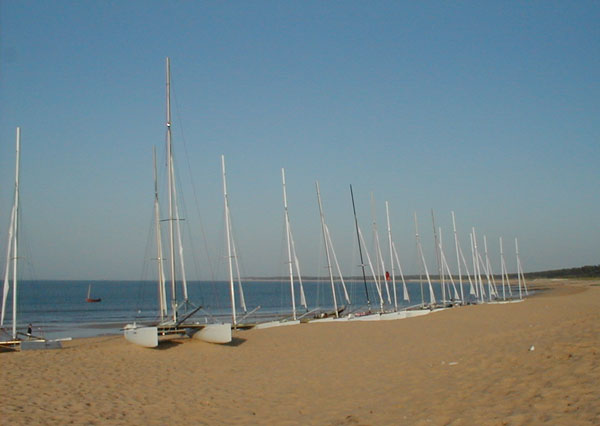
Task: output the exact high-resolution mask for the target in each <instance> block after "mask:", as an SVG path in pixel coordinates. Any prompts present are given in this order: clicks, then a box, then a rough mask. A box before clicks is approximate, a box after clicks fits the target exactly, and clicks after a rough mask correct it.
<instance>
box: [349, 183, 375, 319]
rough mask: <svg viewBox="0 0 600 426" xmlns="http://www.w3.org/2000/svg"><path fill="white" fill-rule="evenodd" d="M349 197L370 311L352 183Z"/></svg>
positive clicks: (368, 304) (368, 305) (369, 304)
mask: <svg viewBox="0 0 600 426" xmlns="http://www.w3.org/2000/svg"><path fill="white" fill-rule="evenodd" d="M350 197H351V198H352V212H353V213H354V226H355V228H356V239H357V240H358V254H359V256H360V268H361V270H362V275H363V283H364V287H365V296H366V298H367V307H368V310H369V312H371V299H369V290H368V289H367V275H366V274H365V262H364V260H363V254H362V244H361V243H360V234H359V231H358V219H357V218H356V206H355V205H354V192H353V191H352V185H350Z"/></svg>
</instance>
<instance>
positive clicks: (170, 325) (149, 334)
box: [123, 58, 231, 348]
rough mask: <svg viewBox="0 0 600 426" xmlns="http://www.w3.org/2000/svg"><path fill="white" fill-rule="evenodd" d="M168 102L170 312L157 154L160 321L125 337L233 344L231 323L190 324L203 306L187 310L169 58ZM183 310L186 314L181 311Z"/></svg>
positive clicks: (132, 327) (142, 341) (143, 341)
mask: <svg viewBox="0 0 600 426" xmlns="http://www.w3.org/2000/svg"><path fill="white" fill-rule="evenodd" d="M166 103H167V122H166V145H167V150H166V152H167V174H168V177H167V179H168V211H169V218H168V224H169V267H170V295H171V307H170V308H171V309H170V312H169V309H168V306H167V302H166V290H165V285H166V284H165V280H164V275H163V269H162V261H163V258H162V243H161V237H160V225H159V217H158V212H159V209H158V190H157V183H156V181H157V178H156V175H157V174H156V155H155V156H154V170H155V171H154V189H155V192H154V210H155V229H156V232H157V235H156V238H157V252H158V256H157V257H158V258H157V261H158V264H159V267H158V268H159V278H158V280H159V286H158V300H159V306H160V312H159V313H160V320H159V321H158V323H155V324H149V325H138V324H137V323H135V322H134V323H132V324H127V325H126V326H125V327H124V328H123V334H124V337H125V339H126V340H127V341H129V342H131V343H134V344H137V345H139V346H143V347H150V348H153V347H156V346H158V344H159V342H161V341H165V340H170V339H173V338H181V337H186V336H190V337H192V338H194V339H198V340H202V341H205V342H210V343H229V342H231V324H229V323H210V324H209V323H200V322H191V321H188V320H189V319H190V318H191V317H192V316H193V315H194V314H195V313H196V312H198V311H199V310H200V309H201V307H195V308H194V309H192V310H191V311H189V312H188V311H187V308H188V306H189V304H190V303H189V301H188V296H187V286H186V280H185V268H184V262H183V248H182V245H181V234H180V230H179V221H180V219H179V212H178V208H177V193H176V190H175V188H176V185H175V173H174V170H173V168H174V162H173V144H172V140H171V73H170V61H169V58H167V59H166ZM176 236H177V243H178V247H177V255H176V250H175V237H176ZM176 257H178V258H179V264H180V265H179V266H180V267H179V271H180V272H181V274H182V287H183V301H182V302H179V301H178V299H177V288H176V261H175V258H176ZM180 311H183V312H180Z"/></svg>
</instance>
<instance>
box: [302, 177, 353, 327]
mask: <svg viewBox="0 0 600 426" xmlns="http://www.w3.org/2000/svg"><path fill="white" fill-rule="evenodd" d="M315 186H316V189H317V202H318V204H319V215H320V217H321V231H322V233H323V243H324V245H325V257H326V259H327V270H328V272H329V283H330V284H331V294H332V297H333V308H334V310H333V312H331V313H329V312H327V313H326V312H323V313H321V314H320V315H319V316H318V317H317V318H316V319H313V320H312V321H311V322H321V321H332V320H347V317H341V316H340V314H341V313H342V312H343V311H344V310H345V309H346V307H345V306H338V302H337V296H336V291H335V278H334V276H333V268H332V266H331V260H332V258H333V261H334V263H335V266H336V268H337V273H338V276H339V281H340V284H341V287H342V290H343V292H344V299H345V300H346V303H347V304H348V305H350V296H349V295H348V291H347V289H346V283H345V282H344V278H343V277H342V272H341V270H340V265H339V263H338V260H337V257H336V255H335V250H334V248H333V242H332V241H331V235H330V233H329V228H328V227H327V223H325V214H324V213H323V203H322V202H321V191H320V189H319V182H316V183H315Z"/></svg>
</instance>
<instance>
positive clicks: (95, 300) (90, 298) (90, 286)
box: [85, 284, 102, 303]
mask: <svg viewBox="0 0 600 426" xmlns="http://www.w3.org/2000/svg"><path fill="white" fill-rule="evenodd" d="M91 294H92V285H91V284H90V285H88V292H87V297H86V299H85V301H86V302H88V303H98V302H102V298H97V299H94V298H92V297H91Z"/></svg>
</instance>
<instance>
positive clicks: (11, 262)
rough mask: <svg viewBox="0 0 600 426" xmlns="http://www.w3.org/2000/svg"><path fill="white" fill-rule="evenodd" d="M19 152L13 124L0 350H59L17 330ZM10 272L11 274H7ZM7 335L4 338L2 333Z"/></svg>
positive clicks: (55, 344) (52, 343)
mask: <svg viewBox="0 0 600 426" xmlns="http://www.w3.org/2000/svg"><path fill="white" fill-rule="evenodd" d="M20 155H21V128H20V127H17V141H16V165H15V192H14V202H13V207H12V210H11V214H10V225H9V228H8V248H7V251H6V269H5V270H4V287H3V291H2V312H1V315H0V331H1V333H0V350H19V349H23V350H24V349H59V348H60V347H61V343H60V342H61V340H70V339H69V338H67V339H54V340H47V339H44V338H41V337H36V336H33V335H32V334H31V331H30V330H29V329H28V332H27V333H22V332H20V331H18V330H17V290H18V274H17V272H18V259H19V255H18V253H19V251H18V242H19V238H18V237H19V164H20ZM11 271H12V277H11ZM11 278H12V327H11V330H10V331H8V330H5V329H4V328H3V327H4V315H5V313H6V302H7V301H8V295H9V292H10V281H11ZM5 334H6V335H7V336H8V339H7V340H5V338H4V337H3V336H4V335H5Z"/></svg>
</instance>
